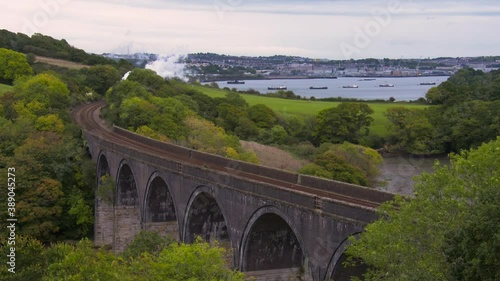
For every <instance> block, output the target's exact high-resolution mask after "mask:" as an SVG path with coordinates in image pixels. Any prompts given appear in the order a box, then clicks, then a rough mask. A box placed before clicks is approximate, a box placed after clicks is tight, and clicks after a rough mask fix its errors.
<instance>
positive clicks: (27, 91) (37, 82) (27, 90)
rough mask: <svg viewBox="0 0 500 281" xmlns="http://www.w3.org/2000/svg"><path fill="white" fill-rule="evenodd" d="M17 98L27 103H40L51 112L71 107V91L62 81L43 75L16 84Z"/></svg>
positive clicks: (55, 77)
mask: <svg viewBox="0 0 500 281" xmlns="http://www.w3.org/2000/svg"><path fill="white" fill-rule="evenodd" d="M14 88H15V91H16V98H17V99H20V100H22V101H24V102H25V103H30V102H39V103H40V104H41V105H42V106H43V108H46V109H48V111H49V112H53V111H60V110H64V109H66V108H67V107H68V105H69V90H68V87H66V84H64V82H63V81H61V79H59V78H58V77H57V76H55V75H54V74H51V73H42V74H38V75H36V76H34V77H31V78H27V79H18V80H16V83H15V87H14Z"/></svg>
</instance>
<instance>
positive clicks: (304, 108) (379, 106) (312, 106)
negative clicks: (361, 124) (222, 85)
mask: <svg viewBox="0 0 500 281" xmlns="http://www.w3.org/2000/svg"><path fill="white" fill-rule="evenodd" d="M192 87H193V88H194V89H196V90H199V91H201V92H203V93H205V94H206V95H208V96H210V97H224V96H225V94H226V92H225V91H223V90H220V89H213V88H208V87H203V86H192ZM241 96H242V97H243V98H245V100H246V101H247V102H248V103H249V104H250V105H254V104H259V103H261V104H265V105H267V106H269V107H270V108H272V109H273V110H274V111H275V112H276V113H280V114H294V115H300V116H306V115H309V116H316V115H317V114H318V112H319V111H321V110H323V109H326V108H331V107H335V106H337V105H338V104H339V103H338V102H326V101H307V100H289V99H280V98H270V97H263V96H255V95H247V94H241ZM368 105H369V106H370V107H371V108H372V109H373V111H374V113H373V114H372V117H373V119H374V121H373V123H372V125H371V126H370V132H371V133H373V134H376V135H379V136H385V135H386V125H388V124H389V120H388V119H387V118H386V117H384V115H383V114H384V112H385V111H386V110H387V109H388V108H391V107H396V106H404V107H407V108H422V109H423V108H426V107H428V106H427V105H420V104H409V103H368Z"/></svg>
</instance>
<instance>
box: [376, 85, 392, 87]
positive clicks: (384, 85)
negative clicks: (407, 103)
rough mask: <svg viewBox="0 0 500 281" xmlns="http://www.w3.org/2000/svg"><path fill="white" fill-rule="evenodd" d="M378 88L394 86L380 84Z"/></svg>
mask: <svg viewBox="0 0 500 281" xmlns="http://www.w3.org/2000/svg"><path fill="white" fill-rule="evenodd" d="M378 86H379V87H394V84H380V85H378Z"/></svg>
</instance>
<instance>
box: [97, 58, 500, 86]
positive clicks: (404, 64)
mask: <svg viewBox="0 0 500 281" xmlns="http://www.w3.org/2000/svg"><path fill="white" fill-rule="evenodd" d="M103 55H104V56H106V57H109V58H113V59H116V60H119V59H125V60H128V61H130V62H132V63H133V64H134V65H135V66H137V67H145V65H146V64H148V63H150V62H153V61H156V60H157V59H159V56H158V55H156V54H147V53H136V54H125V55H119V54H109V53H106V54H103ZM176 57H177V56H176ZM176 62H177V63H184V64H185V72H186V73H185V75H186V76H187V77H189V78H190V79H194V80H198V81H201V82H206V81H219V80H243V79H246V80H249V79H307V78H325V79H328V78H330V79H334V78H336V77H416V76H449V75H453V74H454V73H455V72H456V71H458V70H459V69H462V68H473V69H475V70H481V71H483V72H490V71H492V70H496V69H500V56H489V57H458V58H450V57H442V58H426V59H414V58H409V59H405V58H401V59H388V58H384V59H374V58H367V59H358V60H353V59H351V60H328V59H312V58H304V57H297V56H283V55H275V56H269V57H249V56H229V55H219V54H214V53H196V54H188V55H186V56H183V57H181V58H180V59H178V61H176Z"/></svg>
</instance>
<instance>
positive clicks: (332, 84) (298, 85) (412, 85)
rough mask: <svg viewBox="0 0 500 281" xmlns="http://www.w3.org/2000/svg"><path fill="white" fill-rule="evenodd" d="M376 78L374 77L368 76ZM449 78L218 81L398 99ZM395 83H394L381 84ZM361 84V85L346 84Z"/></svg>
mask: <svg viewBox="0 0 500 281" xmlns="http://www.w3.org/2000/svg"><path fill="white" fill-rule="evenodd" d="M366 79H374V80H366ZM447 79H448V76H430V77H427V76H426V77H377V78H362V77H339V78H337V79H275V80H241V81H244V82H245V84H227V81H218V82H217V84H218V85H219V87H220V88H223V87H228V88H236V89H237V90H249V89H254V90H257V91H259V92H261V93H270V92H275V91H273V90H268V89H267V88H268V87H279V86H285V87H287V90H291V91H293V92H294V93H295V94H297V95H300V96H303V97H308V98H310V97H312V96H314V97H315V98H331V97H342V98H356V99H364V100H373V99H384V100H388V99H389V98H390V97H394V98H395V99H396V101H409V100H417V99H419V98H422V97H425V94H426V93H427V91H428V90H429V89H430V88H431V87H434V86H437V85H439V84H441V83H443V82H444V81H446V80H447ZM420 83H436V85H420ZM383 84H392V85H394V87H380V85H383ZM352 85H357V86H358V87H357V88H343V87H344V86H352ZM309 87H327V88H328V89H324V90H323V89H321V90H319V89H309Z"/></svg>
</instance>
